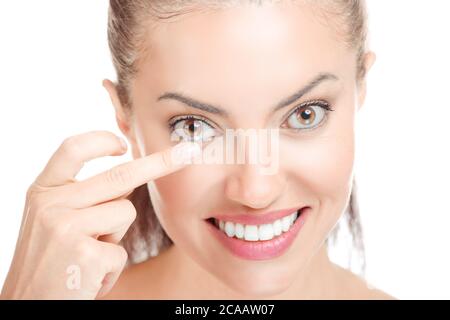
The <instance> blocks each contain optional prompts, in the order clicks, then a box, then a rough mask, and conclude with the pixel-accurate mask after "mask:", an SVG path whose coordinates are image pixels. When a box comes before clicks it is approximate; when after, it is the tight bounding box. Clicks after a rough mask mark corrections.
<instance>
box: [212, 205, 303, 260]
mask: <svg viewBox="0 0 450 320" xmlns="http://www.w3.org/2000/svg"><path fill="white" fill-rule="evenodd" d="M294 211H295V209H293V210H292V209H287V210H281V211H277V212H272V213H268V214H266V215H264V216H263V219H261V217H257V218H256V219H255V218H253V217H249V216H248V215H242V216H233V217H232V218H231V216H230V217H229V218H228V217H226V216H217V217H216V218H217V219H221V220H225V221H233V222H236V223H244V224H254V225H256V224H264V223H272V222H273V221H274V220H276V219H279V218H280V217H283V216H286V215H288V214H289V213H292V212H294ZM300 212H301V214H300V215H299V217H298V218H297V220H296V221H295V223H294V224H293V225H292V226H291V228H290V229H289V230H288V231H287V232H284V233H282V234H281V235H279V236H276V237H274V238H273V239H271V240H265V241H261V240H259V241H246V240H243V239H238V238H235V237H228V236H227V235H226V234H225V233H224V232H223V231H221V230H219V229H218V228H217V227H216V226H214V225H213V224H211V223H209V222H207V227H208V228H209V230H210V231H211V232H212V233H213V235H214V236H215V237H216V239H218V240H219V242H220V243H222V244H223V245H224V246H225V247H226V248H227V249H228V250H230V252H231V253H232V254H234V255H236V256H237V257H240V258H243V259H248V260H267V259H273V258H275V257H278V256H280V255H282V254H283V253H284V252H285V251H286V250H287V249H288V248H289V247H290V245H291V244H292V242H293V241H294V239H295V237H296V235H297V234H298V233H299V231H300V230H301V228H302V227H303V225H304V224H305V221H306V219H307V218H308V216H309V214H310V208H309V207H305V208H303V209H301V211H300ZM269 217H270V218H269ZM227 218H228V219H227Z"/></svg>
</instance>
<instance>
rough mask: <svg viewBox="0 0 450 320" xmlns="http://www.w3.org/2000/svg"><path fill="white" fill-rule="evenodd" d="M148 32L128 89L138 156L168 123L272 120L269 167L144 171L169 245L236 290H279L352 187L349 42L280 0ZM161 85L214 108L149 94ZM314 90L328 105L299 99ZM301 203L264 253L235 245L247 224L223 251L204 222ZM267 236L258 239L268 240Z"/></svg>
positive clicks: (354, 95) (188, 129)
mask: <svg viewBox="0 0 450 320" xmlns="http://www.w3.org/2000/svg"><path fill="white" fill-rule="evenodd" d="M322 19H323V18H322ZM149 37H150V38H149V41H151V45H152V46H151V49H150V51H149V55H148V57H147V59H146V60H145V61H143V63H142V64H141V66H140V72H139V74H138V75H137V77H136V79H135V81H134V83H133V88H132V99H133V102H134V114H135V117H134V119H133V123H132V127H133V128H134V132H135V134H136V135H135V138H136V141H137V142H136V144H135V145H134V151H135V152H134V156H135V157H141V156H145V155H148V154H151V153H154V152H157V151H160V150H163V149H165V148H167V147H169V146H171V145H174V144H175V143H176V142H174V141H172V138H173V129H171V127H170V124H172V125H174V126H175V128H181V132H184V133H185V134H186V137H189V135H191V137H195V139H200V140H202V139H205V140H206V139H207V138H209V137H211V135H216V136H220V135H221V134H223V132H224V131H225V130H226V129H238V128H242V129H249V128H253V129H269V128H278V129H280V131H279V149H278V152H279V154H278V155H279V156H278V159H279V163H278V167H277V170H276V172H275V173H273V174H265V173H263V172H262V171H260V170H258V166H259V165H258V164H249V163H244V164H242V163H241V164H232V165H230V164H197V165H192V166H189V167H186V168H184V169H182V170H181V171H178V172H176V173H173V174H171V175H168V176H165V177H163V178H160V179H157V180H156V181H152V182H150V183H149V191H150V197H151V200H152V203H153V206H154V208H155V211H156V214H157V216H158V218H159V221H160V222H161V224H162V226H163V228H164V229H165V230H166V232H167V234H168V235H169V236H170V238H171V239H172V240H173V242H174V243H175V245H176V246H178V248H180V249H181V250H183V251H184V252H186V253H187V254H188V255H189V256H190V257H191V258H193V259H194V260H195V261H196V262H198V264H200V265H201V266H202V267H203V268H204V269H206V270H207V271H208V272H210V273H211V274H213V275H215V276H216V277H217V278H218V279H220V280H221V281H223V282H224V283H225V284H226V285H228V286H229V287H231V288H233V289H235V290H236V291H239V292H242V293H249V294H275V293H278V292H281V291H283V290H284V289H286V288H287V287H288V286H289V285H290V284H291V283H292V282H293V280H294V279H295V277H296V276H297V275H298V274H299V272H301V270H302V269H303V268H304V267H305V266H306V264H307V263H308V261H309V260H310V259H311V258H312V257H314V255H315V253H316V252H317V250H318V249H319V248H320V247H321V245H322V244H323V243H324V241H325V239H326V238H327V235H328V234H329V232H330V231H331V230H332V228H333V227H334V226H335V224H336V223H337V221H338V219H339V217H340V216H341V214H342V213H343V211H344V210H345V207H346V204H347V201H348V198H349V195H350V192H351V182H352V174H353V173H352V172H353V160H354V120H355V112H356V111H357V109H358V106H359V105H360V104H361V103H362V99H363V92H362V91H363V90H361V89H360V88H358V86H357V83H356V77H355V75H356V54H355V52H354V51H351V50H349V49H347V48H346V46H345V45H344V43H343V42H342V38H340V37H339V36H338V33H337V32H336V30H335V29H333V28H331V27H330V26H328V25H327V23H326V21H325V20H318V18H317V16H316V14H315V13H314V12H313V10H312V8H311V7H308V6H300V5H298V4H297V5H289V4H286V3H284V2H283V3H282V4H280V3H279V4H272V5H265V6H262V7H257V6H255V5H241V6H236V7H232V8H228V9H226V10H218V11H216V12H196V13H191V14H187V15H185V16H183V17H182V18H180V19H178V20H177V21H174V22H170V23H159V24H158V25H157V27H156V28H155V29H152V30H151V32H150V33H149ZM311 84H312V85H311ZM305 88H306V89H307V90H304V92H303V95H302V96H298V97H297V98H298V99H297V100H292V101H289V102H288V104H287V105H283V104H281V102H286V101H287V99H288V98H290V97H292V96H293V95H294V94H296V93H297V92H299V90H301V89H305ZM166 93H177V94H183V95H184V96H185V97H188V98H190V99H192V100H195V101H198V102H202V103H204V104H208V105H209V106H214V107H215V108H218V109H219V108H220V109H221V110H220V111H219V110H215V109H214V110H209V111H207V110H200V109H197V108H194V107H192V106H189V105H188V104H186V103H183V102H182V101H179V100H178V99H176V98H174V96H173V95H172V98H170V96H169V97H167V96H166V97H167V98H165V99H160V100H158V98H159V97H160V96H162V95H163V94H166ZM312 100H320V101H325V102H327V103H328V104H329V106H330V107H331V108H332V109H333V110H334V111H329V112H327V111H326V110H325V109H324V106H323V105H322V104H320V103H315V104H312V105H310V106H309V107H308V106H303V107H302V106H301V105H302V104H304V103H305V102H308V101H312ZM299 106H300V108H299ZM276 107H278V108H276ZM275 109H276V110H275ZM210 111H214V112H210ZM183 116H190V117H193V118H194V119H185V118H183ZM174 122H176V123H175V124H174ZM136 150H138V151H136ZM299 208H304V209H303V211H302V214H304V213H305V216H304V217H305V220H304V224H303V226H302V228H301V229H300V231H299V232H298V233H297V234H296V235H295V236H294V237H292V240H293V241H292V243H291V244H290V246H288V247H287V248H285V250H284V251H282V252H281V251H280V252H278V251H276V250H275V253H274V252H272V251H270V248H269V251H268V252H270V253H269V254H266V255H264V254H261V253H258V252H256V253H255V252H253V253H252V251H251V249H249V248H248V246H245V245H244V247H240V245H241V244H242V243H243V241H245V242H246V243H247V244H248V243H253V244H255V243H256V242H255V241H252V240H251V238H252V237H254V234H252V233H251V231H252V230H254V229H251V228H249V231H248V232H249V233H250V235H249V236H248V237H247V239H248V240H245V236H244V239H240V240H239V239H237V238H236V237H237V236H236V235H235V236H234V240H233V241H234V243H235V244H236V247H235V248H238V249H236V251H232V250H230V248H229V247H228V246H226V245H224V244H223V243H222V241H219V237H216V236H217V233H218V232H223V231H220V230H218V228H217V227H213V228H215V229H214V231H212V225H211V224H210V222H208V221H207V220H206V219H208V218H211V217H218V216H221V215H222V216H223V217H222V218H223V219H224V220H229V221H231V222H233V221H235V220H236V219H237V216H238V215H242V214H244V215H248V216H250V218H251V217H254V218H255V219H256V221H259V220H258V219H259V218H261V217H262V216H263V215H264V214H265V213H268V212H272V211H278V210H285V209H288V210H287V211H283V214H282V215H286V214H287V213H288V211H289V210H290V211H291V212H292V210H293V209H294V210H296V209H299ZM306 213H307V214H306ZM236 221H240V220H236ZM236 221H235V222H236ZM249 221H250V220H249ZM251 221H253V220H251ZM261 221H262V220H261ZM266 222H267V221H264V223H265V224H269V223H266ZM275 223H276V222H275V219H274V218H272V221H271V224H272V226H274V224H275ZM233 226H234V227H235V228H236V224H233ZM243 227H244V233H245V232H246V230H245V228H246V226H245V224H244V225H243ZM276 228H278V227H275V229H273V228H272V230H273V232H275V233H279V231H276ZM291 228H292V227H291ZM266 229H267V228H266ZM266 231H267V230H266ZM230 232H231V231H230ZM235 232H236V230H235ZM258 232H259V227H258V228H257V231H256V233H257V234H259V233H258ZM268 232H269V234H270V232H271V231H268ZM288 232H289V231H288ZM223 235H224V233H223ZM282 235H284V232H282ZM225 237H228V236H227V235H225ZM268 237H269V238H270V235H269V236H268ZM276 237H277V236H276V235H275V236H274V239H275V238H276ZM274 239H272V240H265V241H268V242H267V243H270V246H275V248H276V245H277V240H276V239H275V240H274ZM253 240H255V239H254V238H253ZM260 241H261V240H260ZM243 248H244V249H243ZM255 248H256V249H255ZM253 249H254V250H259V249H261V247H257V246H255V247H254V248H253ZM249 250H250V251H249ZM236 252H240V254H239V253H238V254H237V253H236ZM277 252H278V253H277Z"/></svg>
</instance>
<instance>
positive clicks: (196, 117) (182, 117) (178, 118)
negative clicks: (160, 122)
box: [168, 114, 218, 130]
mask: <svg viewBox="0 0 450 320" xmlns="http://www.w3.org/2000/svg"><path fill="white" fill-rule="evenodd" d="M190 119H194V120H197V121H203V122H204V123H206V124H207V125H209V126H210V127H212V128H214V129H215V130H218V126H217V125H216V124H215V123H214V122H212V121H211V120H209V119H207V118H205V117H204V116H201V115H193V114H186V115H180V116H174V117H172V118H170V119H169V121H168V123H169V128H170V129H173V128H174V126H175V125H176V124H177V123H178V122H180V121H184V120H190Z"/></svg>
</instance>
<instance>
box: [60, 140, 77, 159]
mask: <svg viewBox="0 0 450 320" xmlns="http://www.w3.org/2000/svg"><path fill="white" fill-rule="evenodd" d="M60 149H61V151H62V152H63V153H65V154H67V155H68V156H71V157H74V156H76V155H77V154H79V151H80V141H79V136H70V137H68V138H65V139H64V140H63V142H62V143H61V147H60Z"/></svg>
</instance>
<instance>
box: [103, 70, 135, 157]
mask: <svg viewBox="0 0 450 320" xmlns="http://www.w3.org/2000/svg"><path fill="white" fill-rule="evenodd" d="M102 85H103V87H104V88H105V89H106V91H107V92H108V94H109V97H110V99H111V102H112V105H113V106H114V110H115V114H116V121H117V125H118V126H119V129H120V131H121V132H122V133H123V134H124V136H125V137H127V139H128V142H129V143H130V144H131V147H132V153H133V157H134V158H135V159H136V158H138V157H139V156H137V155H136V152H137V144H136V137H135V132H134V128H133V126H132V124H131V119H130V116H129V115H128V114H127V112H126V111H125V109H124V107H123V105H122V103H121V102H120V99H119V94H118V91H117V87H116V85H115V84H114V83H113V82H112V81H110V80H108V79H104V80H103V81H102Z"/></svg>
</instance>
